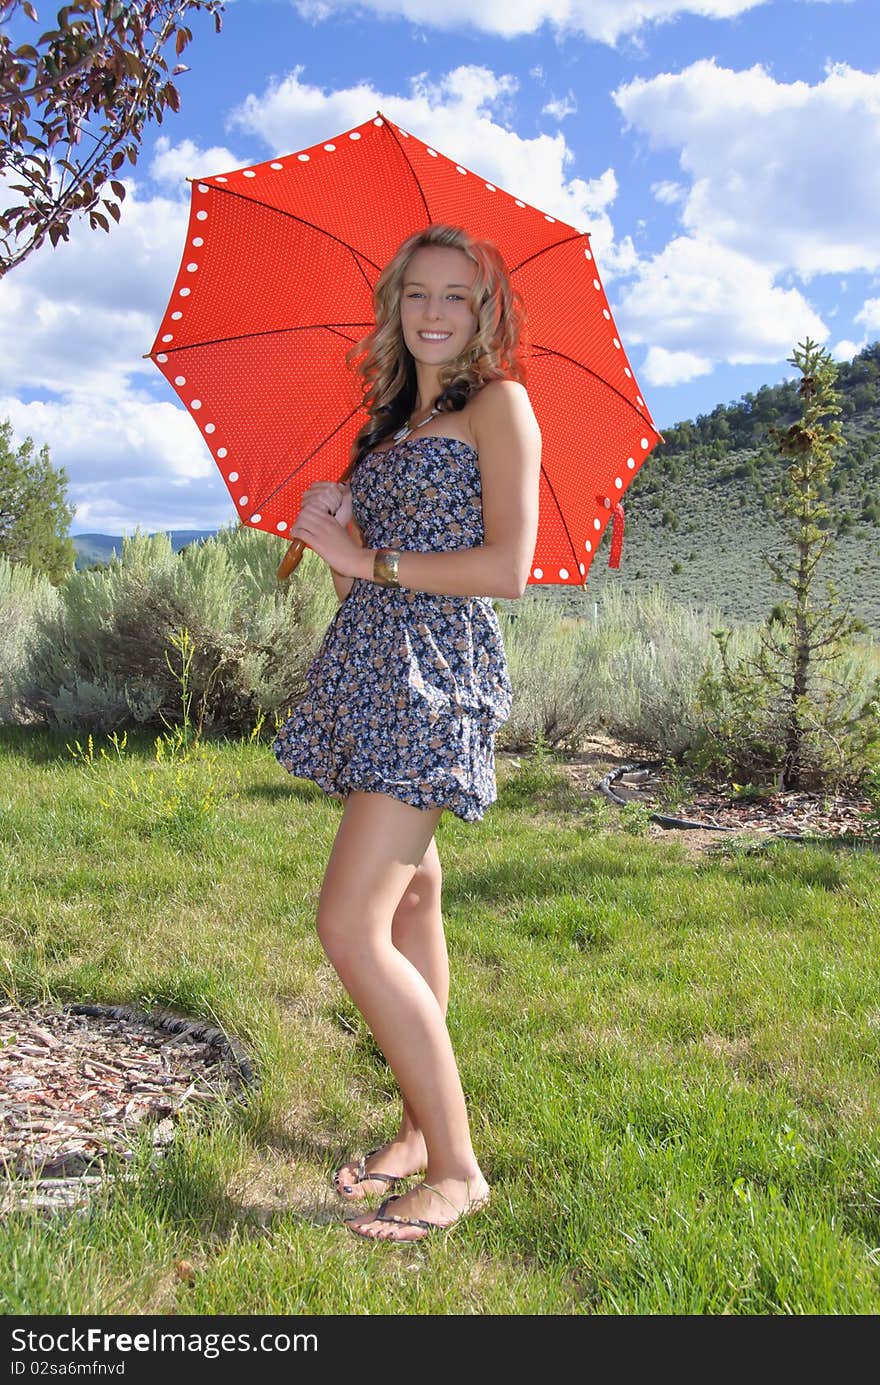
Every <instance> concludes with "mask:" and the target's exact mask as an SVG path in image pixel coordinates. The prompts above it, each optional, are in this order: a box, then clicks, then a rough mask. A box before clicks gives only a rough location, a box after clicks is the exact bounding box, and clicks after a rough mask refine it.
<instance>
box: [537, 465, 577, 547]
mask: <svg viewBox="0 0 880 1385" xmlns="http://www.w3.org/2000/svg"><path fill="white" fill-rule="evenodd" d="M541 475H542V476H543V478H544V480H545V481H546V482H547V489H548V490H549V492H550V494H551V495H552V497H553V503H554V505H555V506H556V510H557V512H558V514H559V520H560V523H561V524H562V527H563V529H564V530H565V537H566V538H567V539H568V542H569V543H570V544H571V554H572V558H573V559H574V564H575V567H577V566H578V561H579V560H578V555H577V549H576V548H575V546H574V539H573V538H572V536H571V530H570V529H569V527H568V525H567V524H566V522H565V515H564V514H563V513H562V506H561V505H560V503H559V500H558V498H557V495H556V492H555V490H554V489H553V482H552V481H551V480H550V477H549V476H548V475H547V472H546V470H545V467H544V463H543V462H542V463H541ZM578 570H579V569H578Z"/></svg>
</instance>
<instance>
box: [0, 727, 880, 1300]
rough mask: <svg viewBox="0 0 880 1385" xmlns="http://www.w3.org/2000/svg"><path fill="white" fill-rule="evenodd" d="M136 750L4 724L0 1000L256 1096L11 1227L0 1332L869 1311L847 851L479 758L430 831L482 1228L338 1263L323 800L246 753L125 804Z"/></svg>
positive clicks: (352, 1055) (143, 785) (865, 1165)
mask: <svg viewBox="0 0 880 1385" xmlns="http://www.w3.org/2000/svg"><path fill="white" fill-rule="evenodd" d="M67 739H71V740H72V738H71V737H68V738H67ZM95 750H96V754H97V747H95ZM152 751H153V743H152V741H151V740H150V739H148V738H141V740H140V741H138V742H137V743H135V742H130V743H129V747H128V749H127V750H126V751H125V753H124V754H123V756H122V757H121V759H120V760H119V761H118V762H116V763H110V762H101V763H100V765H96V767H94V768H93V769H92V770H91V771H90V770H88V769H87V768H86V766H84V765H83V764H82V763H81V762H80V763H77V762H76V761H75V760H74V759H73V758H72V757H71V756H70V755H69V754H68V753H67V751H66V750H65V737H64V736H50V735H48V734H45V733H41V732H37V731H29V730H25V729H12V728H6V729H5V730H3V731H2V732H0V848H2V855H0V861H2V887H0V888H2V900H0V937H2V959H0V961H2V967H0V975H2V977H3V983H2V984H3V986H4V988H5V990H6V991H7V993H8V994H9V995H11V996H13V997H15V998H16V999H18V1000H20V1001H22V1002H26V1001H27V1000H29V999H33V998H39V999H47V1000H55V1001H58V1002H62V1001H71V1000H96V1001H101V1002H110V1003H113V1002H115V1003H127V1004H136V1005H145V1004H161V1005H163V1006H169V1007H175V1008H177V1009H179V1010H181V1011H183V1012H185V1013H187V1014H189V1015H193V1016H199V1017H204V1018H206V1019H210V1020H211V1021H212V1022H213V1023H216V1024H219V1025H220V1026H221V1027H222V1028H224V1029H225V1030H226V1031H227V1033H230V1034H232V1035H235V1036H236V1037H237V1038H238V1039H240V1040H241V1041H242V1042H243V1043H244V1044H245V1045H246V1046H247V1047H248V1048H249V1049H250V1051H251V1052H252V1054H253V1055H254V1057H255V1059H256V1063H257V1066H258V1070H259V1074H260V1086H259V1089H258V1090H257V1091H256V1092H255V1093H254V1094H253V1095H252V1097H251V1098H250V1100H249V1101H248V1102H247V1104H245V1105H242V1106H241V1107H235V1108H230V1109H228V1110H227V1111H225V1112H223V1113H221V1114H220V1115H219V1116H215V1117H214V1119H213V1120H212V1122H211V1123H210V1124H204V1123H202V1124H199V1123H198V1121H197V1119H196V1118H195V1117H187V1118H186V1119H185V1120H184V1121H183V1122H182V1123H181V1126H180V1128H179V1133H178V1136H177V1137H176V1139H175V1141H174V1142H173V1144H172V1145H171V1147H170V1150H169V1152H168V1153H167V1154H166V1155H165V1156H164V1157H163V1158H162V1160H161V1162H160V1164H159V1167H158V1170H157V1169H155V1168H153V1169H151V1168H150V1164H149V1159H148V1157H147V1154H146V1150H145V1149H144V1150H142V1151H139V1154H138V1158H137V1159H136V1160H135V1165H136V1167H135V1177H134V1178H132V1179H131V1180H129V1181H127V1182H125V1183H122V1182H116V1183H114V1184H111V1185H108V1187H107V1188H106V1190H105V1191H104V1192H103V1193H102V1194H101V1196H100V1197H98V1198H97V1199H96V1200H95V1201H94V1203H93V1204H92V1206H91V1208H90V1209H89V1210H88V1212H87V1213H83V1212H79V1213H72V1214H67V1215H55V1216H52V1217H48V1216H44V1215H40V1214H36V1213H24V1212H20V1213H17V1214H14V1215H12V1216H10V1217H7V1218H6V1219H5V1221H4V1222H3V1223H2V1225H0V1304H2V1306H3V1310H4V1311H5V1312H7V1313H18V1314H40V1313H56V1314H57V1313H65V1314H66V1313H72V1314H103V1313H132V1314H133V1313H137V1314H157V1313H168V1312H176V1313H179V1314H187V1313H198V1314H203V1313H208V1314H216V1313H234V1314H267V1313H279V1314H282V1313H283V1314H299V1313H319V1314H339V1313H341V1314H360V1313H374V1314H401V1313H405V1314H437V1313H441V1314H442V1313H451V1314H461V1313H490V1314H491V1313H500V1314H560V1313H564V1314H573V1313H574V1314H578V1313H612V1314H634V1313H713V1314H714V1313H746V1314H766V1313H820V1314H825V1313H876V1312H877V1311H878V1310H880V1120H878V1115H880V1109H878V1108H880V949H878V915H880V888H878V886H880V881H878V862H877V858H876V856H875V855H874V854H873V853H870V852H857V851H834V852H832V851H830V850H828V851H826V850H824V849H823V848H821V847H800V846H797V845H788V844H785V843H779V844H777V845H775V846H773V847H772V848H770V849H768V850H765V851H763V852H761V853H757V854H745V853H737V852H735V851H729V852H728V853H727V854H723V855H713V856H712V857H711V858H704V859H701V860H699V861H690V860H688V859H687V858H686V856H685V854H684V852H683V850H682V848H681V845H680V844H677V843H676V841H675V836H674V834H670V835H669V836H668V837H664V838H663V839H662V840H659V841H658V840H656V839H648V837H647V836H645V835H639V834H638V832H629V831H625V830H622V828H621V825H620V823H619V822H618V821H617V820H616V819H615V818H614V817H613V816H612V817H611V818H607V815H606V813H605V812H604V811H603V810H604V808H605V805H604V803H597V804H593V805H592V806H591V803H590V801H589V800H585V799H584V798H581V797H577V796H576V795H574V793H573V792H572V791H569V790H567V789H566V788H565V787H564V786H563V784H562V782H561V781H560V780H559V779H558V777H557V774H556V772H554V771H553V769H552V767H543V768H542V767H541V766H540V764H539V765H538V767H537V768H536V767H535V765H534V764H533V763H531V762H529V761H528V760H525V761H524V762H523V766H522V769H521V770H518V771H517V770H514V769H512V768H510V767H507V766H505V767H503V769H502V767H501V766H499V801H498V803H497V804H495V805H494V806H493V807H492V808H491V809H490V810H489V812H488V813H487V815H486V817H485V818H484V820H483V821H482V822H481V823H479V824H466V823H463V822H461V821H459V820H458V819H456V818H454V817H453V816H452V815H451V814H449V813H445V814H444V815H443V817H442V818H441V821H440V826H439V828H438V834H437V840H438V845H439V849H440V857H441V861H442V863H443V867H444V901H445V919H446V925H447V933H448V938H449V947H450V959H451V965H452V977H453V980H452V999H451V1005H450V1016H449V1019H450V1028H451V1032H452V1036H453V1042H454V1045H455V1049H456V1052H457V1054H458V1057H459V1063H460V1067H461V1071H462V1077H463V1081H464V1086H465V1091H466V1093H467V1095H468V1100H469V1105H470V1110H471V1113H472V1122H473V1130H474V1142H475V1146H476V1149H477V1153H478V1157H479V1159H480V1161H481V1164H482V1167H483V1168H484V1170H485V1172H486V1174H487V1176H488V1177H489V1179H490V1182H491V1183H492V1185H493V1200H492V1204H491V1206H490V1208H489V1210H488V1212H486V1213H484V1214H481V1215H480V1216H478V1217H474V1218H473V1219H471V1220H469V1221H468V1222H466V1223H463V1224H462V1225H461V1226H460V1227H459V1228H458V1229H457V1230H456V1233H455V1235H454V1236H451V1237H449V1238H448V1239H444V1238H442V1237H438V1238H436V1239H430V1240H428V1241H424V1242H419V1243H417V1244H415V1245H413V1246H411V1247H408V1248H406V1247H402V1246H393V1245H381V1244H380V1245H369V1244H366V1243H365V1242H363V1241H361V1240H358V1239H355V1238H354V1237H353V1236H351V1235H350V1234H349V1233H348V1232H347V1231H346V1230H345V1228H344V1226H343V1225H342V1219H343V1216H344V1215H346V1214H347V1213H348V1214H350V1213H349V1209H348V1207H347V1205H344V1204H341V1203H340V1202H339V1200H338V1199H336V1197H335V1196H334V1194H333V1192H332V1190H331V1188H330V1185H329V1175H330V1173H331V1170H332V1169H333V1167H334V1166H335V1165H336V1164H337V1163H339V1162H341V1160H342V1158H343V1157H344V1156H346V1155H350V1154H352V1153H357V1152H360V1151H362V1150H364V1149H370V1148H373V1147H374V1146H375V1145H376V1144H378V1143H380V1142H381V1140H382V1139H383V1138H385V1137H387V1136H388V1135H389V1134H390V1133H391V1132H392V1131H393V1130H394V1129H395V1127H396V1123H397V1119H398V1112H399V1108H398V1103H397V1099H396V1096H395V1090H394V1083H393V1080H392V1078H391V1075H390V1073H389V1071H388V1069H387V1066H386V1064H385V1062H384V1060H383V1058H382V1056H381V1054H380V1053H379V1052H378V1051H377V1049H376V1047H375V1045H374V1043H373V1041H372V1038H371V1036H370V1035H369V1033H368V1032H367V1031H366V1029H365V1027H364V1025H363V1023H362V1021H361V1020H360V1018H359V1016H358V1014H357V1012H356V1010H355V1009H354V1007H353V1005H352V1003H351V1001H350V1000H349V999H348V997H347V996H346V994H345V992H344V991H343V989H342V987H341V985H340V983H339V982H338V980H337V978H336V976H335V973H334V972H333V971H332V968H331V967H330V965H329V963H328V962H327V961H326V959H325V957H324V954H323V952H322V949H321V947H320V944H319V942H318V939H317V937H316V935H315V931H314V914H315V907H316V902H317V897H318V892H319V889H320V884H321V879H322V875H323V870H324V866H325V863H326V860H327V856H328V854H329V851H330V847H331V845H332V841H333V837H334V834H335V831H336V827H337V824H338V822H339V818H340V815H341V812H342V806H341V804H339V803H336V802H334V801H333V800H331V799H329V798H327V797H325V796H324V795H323V794H322V793H321V791H320V790H319V789H318V788H317V787H315V786H313V785H310V784H309V783H307V782H306V781H303V780H294V779H291V778H290V777H289V776H287V775H286V774H285V773H284V772H283V771H282V770H281V769H280V768H279V767H278V765H277V764H276V762H275V759H274V756H273V755H272V752H271V749H270V748H269V746H268V744H267V743H265V742H264V743H263V744H259V743H257V742H250V743H247V742H242V743H239V744H226V745H221V746H219V747H217V748H216V761H215V762H214V764H213V767H211V766H199V765H197V766H195V768H193V766H191V765H184V766H182V767H178V769H177V770H175V768H174V766H173V765H171V766H168V765H166V766H158V767H157V766H155V765H153V766H152V772H153V773H154V779H153V780H152V781H150V779H149V775H150V773H151V761H152ZM114 760H115V757H114ZM102 783H104V785H105V787H104V789H102V788H101V784H102ZM110 786H112V787H113V789H114V794H113V796H112V797H111V796H110V795H109V794H108V793H107V792H106V789H107V788H108V787H110ZM228 790H232V791H234V792H230V793H228V794H227V791H228ZM102 798H103V800H104V802H103V804H102V801H101V800H102ZM154 810H155V814H154ZM181 1259H185V1260H188V1261H190V1262H191V1263H192V1265H193V1266H194V1267H195V1280H194V1283H192V1284H190V1283H185V1282H183V1281H181V1280H180V1279H178V1278H177V1277H176V1275H175V1272H174V1266H175V1262H177V1261H179V1260H181Z"/></svg>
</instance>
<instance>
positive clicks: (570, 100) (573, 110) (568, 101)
mask: <svg viewBox="0 0 880 1385" xmlns="http://www.w3.org/2000/svg"><path fill="white" fill-rule="evenodd" d="M541 114H542V115H550V116H552V117H553V119H554V120H564V119H565V117H566V116H567V115H576V114H577V101H576V100H575V97H574V92H573V91H570V92H569V93H568V95H567V96H562V97H560V98H559V100H558V101H548V102H547V104H546V106H542V107H541Z"/></svg>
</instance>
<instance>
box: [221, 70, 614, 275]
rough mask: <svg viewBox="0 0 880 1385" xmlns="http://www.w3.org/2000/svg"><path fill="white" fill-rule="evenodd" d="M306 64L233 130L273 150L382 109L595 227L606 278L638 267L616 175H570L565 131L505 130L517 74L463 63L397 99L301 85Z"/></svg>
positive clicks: (233, 120) (479, 169) (500, 182)
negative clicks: (615, 217) (621, 214)
mask: <svg viewBox="0 0 880 1385" xmlns="http://www.w3.org/2000/svg"><path fill="white" fill-rule="evenodd" d="M302 72H303V69H302V67H297V68H294V70H293V71H292V72H291V73H289V74H288V75H287V76H286V77H285V78H284V79H283V80H282V81H280V82H277V81H276V82H272V83H270V85H269V87H268V88H267V90H266V91H265V92H264V93H263V94H262V95H261V96H256V95H253V94H251V95H250V96H248V97H247V99H246V100H245V101H244V102H242V104H241V105H240V106H239V107H237V109H236V110H234V111H233V112H232V113H231V115H230V117H229V121H228V124H229V126H230V127H231V128H236V129H241V130H244V131H246V132H247V133H248V134H256V135H259V137H260V138H261V139H263V140H264V141H265V143H266V144H267V146H268V147H269V149H271V150H273V151H275V152H277V151H287V150H293V149H301V148H304V147H306V146H308V145H311V144H317V143H318V142H319V141H320V140H322V139H326V138H327V134H328V132H331V133H335V132H337V131H342V130H345V129H348V128H349V127H350V126H352V125H359V124H361V122H362V121H363V120H364V119H366V118H367V116H368V115H369V114H370V113H371V112H373V111H376V110H382V111H384V113H385V114H386V115H387V116H388V117H389V118H390V119H392V120H394V121H395V122H396V123H398V124H399V125H401V126H402V127H403V128H404V129H405V130H410V131H411V132H412V133H413V134H414V135H416V136H417V137H418V138H419V139H423V140H426V141H430V142H431V144H433V145H435V147H436V148H437V149H440V150H442V152H443V153H444V154H447V155H448V156H449V157H450V158H453V159H455V160H456V161H457V162H459V163H461V164H463V165H464V166H465V167H468V168H471V169H473V171H474V172H475V173H479V174H481V175H482V176H483V177H485V178H488V179H490V180H491V181H492V182H493V183H495V184H496V186H498V187H501V188H504V189H505V191H507V192H513V193H515V194H516V195H517V196H518V197H521V198H522V199H523V200H524V201H526V202H529V203H531V204H532V205H533V206H535V207H539V208H540V209H541V210H542V211H545V212H549V213H551V214H552V215H554V216H557V217H559V218H560V219H561V220H563V221H566V222H568V223H570V224H571V225H574V226H576V227H578V228H579V229H581V228H582V229H585V230H586V229H588V230H589V231H590V235H591V241H592V245H593V247H594V249H595V252H596V255H597V258H598V261H599V264H600V266H601V268H602V272H603V275H604V277H605V279H606V280H610V279H611V278H612V277H613V276H614V274H615V273H624V272H627V271H628V270H629V269H631V268H633V267H634V265H635V263H636V255H635V251H634V249H633V246H632V243H631V241H630V239H629V237H625V238H624V239H623V240H622V241H621V242H620V243H619V244H615V242H614V232H613V228H612V224H611V219H610V217H609V214H608V207H609V206H610V204H611V203H612V202H613V201H614V199H615V197H616V196H617V179H616V177H615V174H614V170H613V169H611V168H606V169H605V170H604V171H603V172H602V173H600V174H599V175H598V176H597V177H594V178H589V179H586V178H580V177H577V176H572V175H571V165H572V164H573V162H574V155H573V154H572V152H571V150H570V149H569V147H568V145H567V144H566V141H565V136H564V135H563V134H562V133H561V131H560V132H557V133H556V134H554V135H548V134H541V135H536V136H534V137H533V138H524V137H523V136H521V135H519V134H517V133H516V131H515V130H512V129H510V128H508V126H507V125H506V124H505V123H504V122H505V119H506V117H507V113H508V110H509V108H510V106H511V104H512V100H513V97H514V96H515V94H516V91H517V89H518V83H517V80H516V78H515V77H513V76H510V75H509V74H502V75H498V74H496V73H494V72H492V71H491V70H490V69H489V68H486V67H477V66H469V65H468V66H462V67H457V68H455V69H454V70H453V71H451V72H448V73H447V74H446V75H445V76H444V77H442V78H440V80H439V81H437V82H429V81H428V79H427V78H426V77H425V76H424V75H419V76H416V77H413V78H411V79H410V94H409V95H408V96H398V95H395V94H393V93H391V94H389V93H385V92H381V91H379V90H378V89H377V88H375V87H373V86H369V85H367V84H366V83H363V82H361V83H359V84H358V85H356V86H352V87H344V88H342V89H339V90H330V91H325V90H324V89H323V88H322V87H317V86H312V85H310V84H309V83H308V82H305V81H303V80H302Z"/></svg>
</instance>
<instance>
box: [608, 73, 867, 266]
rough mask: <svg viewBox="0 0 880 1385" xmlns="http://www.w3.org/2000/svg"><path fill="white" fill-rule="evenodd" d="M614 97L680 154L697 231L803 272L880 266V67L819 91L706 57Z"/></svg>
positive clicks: (651, 137)
mask: <svg viewBox="0 0 880 1385" xmlns="http://www.w3.org/2000/svg"><path fill="white" fill-rule="evenodd" d="M613 98H614V100H615V101H616V103H617V105H618V107H619V108H620V110H621V111H622V113H623V115H624V116H625V118H626V120H627V122H628V124H629V126H631V127H633V128H635V129H636V130H638V131H640V132H641V133H642V134H643V135H644V136H645V137H646V139H647V141H648V143H649V145H650V147H651V148H654V149H663V148H672V149H676V150H678V151H679V162H680V166H681V169H682V172H683V173H684V174H686V175H687V176H688V178H689V180H690V185H689V188H688V191H687V195H686V198H685V201H684V204H683V207H682V213H681V219H682V222H683V224H684V226H685V228H686V229H687V230H688V231H689V232H691V233H692V234H693V235H695V236H698V237H700V238H704V239H709V240H712V241H716V242H718V243H719V244H722V245H727V246H729V247H731V248H732V249H734V248H735V249H737V250H740V251H742V252H744V253H745V254H747V255H749V256H750V257H751V258H752V259H754V260H755V261H757V262H758V263H760V264H763V265H766V266H767V267H768V268H769V269H771V270H772V271H774V272H775V273H779V272H781V271H782V270H783V269H786V268H789V269H792V270H794V271H795V272H796V273H797V274H798V275H799V276H800V277H801V278H802V279H809V278H810V277H812V276H813V275H815V274H821V273H838V274H839V273H846V272H849V271H851V270H874V269H876V268H877V267H880V180H878V179H877V178H876V177H875V176H874V170H875V169H876V168H877V167H878V165H880V73H866V72H859V71H857V70H855V69H854V68H851V67H848V66H846V65H845V64H843V63H837V64H833V65H829V67H828V68H827V69H826V76H825V78H824V80H823V81H821V82H819V83H817V84H816V85H815V86H811V85H810V84H809V83H808V82H790V83H784V82H777V81H776V80H775V78H774V77H772V76H771V74H770V73H769V72H768V71H767V70H766V69H765V68H764V67H762V66H761V65H760V64H756V65H755V66H754V67H751V68H749V69H748V70H747V71H742V72H734V71H732V70H730V69H729V68H724V67H719V66H718V65H717V64H716V62H715V61H714V59H701V60H700V61H699V62H695V63H692V64H691V65H690V66H689V67H687V68H685V69H684V70H683V71H682V72H679V73H668V72H667V73H662V74H661V75H659V76H656V77H651V78H647V79H643V78H637V79H636V80H635V81H632V82H629V83H625V84H624V85H622V86H620V87H618V89H617V90H616V91H615V92H614V93H613ZM659 186H661V187H662V186H664V185H662V184H661V185H659ZM661 200H662V198H661Z"/></svg>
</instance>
